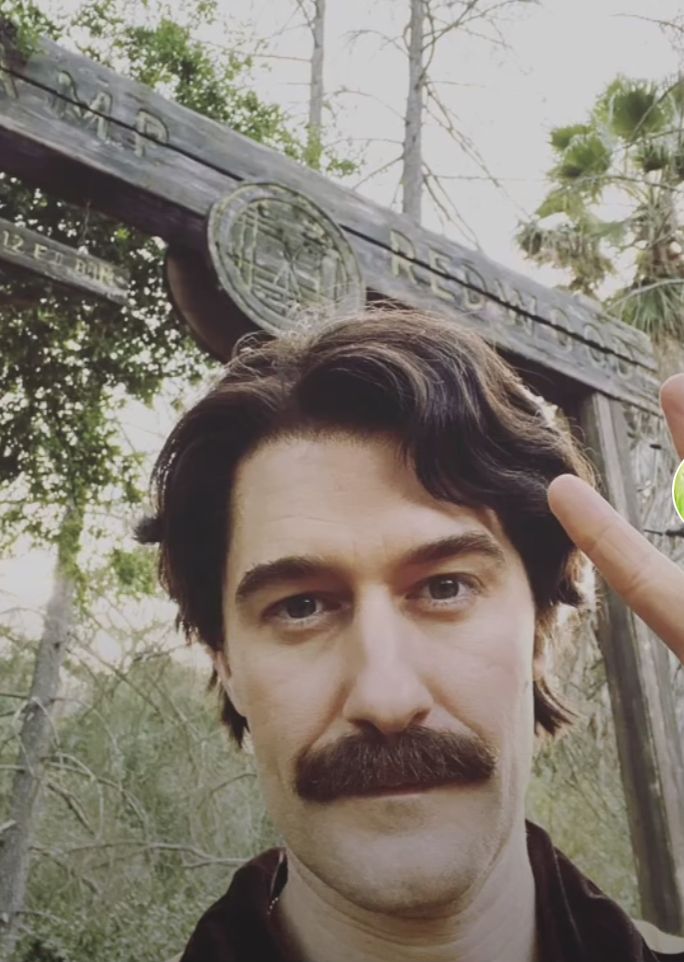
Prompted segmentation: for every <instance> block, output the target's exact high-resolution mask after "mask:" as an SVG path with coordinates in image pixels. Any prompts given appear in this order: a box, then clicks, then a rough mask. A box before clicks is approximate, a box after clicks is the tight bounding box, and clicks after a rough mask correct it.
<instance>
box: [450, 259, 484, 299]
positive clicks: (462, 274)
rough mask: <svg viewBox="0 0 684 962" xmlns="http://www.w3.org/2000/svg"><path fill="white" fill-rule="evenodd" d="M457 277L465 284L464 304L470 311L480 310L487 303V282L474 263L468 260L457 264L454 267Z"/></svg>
mask: <svg viewBox="0 0 684 962" xmlns="http://www.w3.org/2000/svg"><path fill="white" fill-rule="evenodd" d="M454 275H455V277H456V278H457V279H458V280H459V281H461V283H462V284H464V285H465V286H464V291H463V304H464V307H465V308H466V309H467V310H469V311H480V310H482V308H483V307H484V306H485V304H486V303H487V297H486V295H485V291H486V290H487V283H486V281H485V279H484V277H483V276H482V274H480V272H479V271H478V270H477V268H476V267H474V266H473V265H472V264H469V263H468V262H467V261H466V262H464V263H463V264H459V265H456V267H455V269H454Z"/></svg>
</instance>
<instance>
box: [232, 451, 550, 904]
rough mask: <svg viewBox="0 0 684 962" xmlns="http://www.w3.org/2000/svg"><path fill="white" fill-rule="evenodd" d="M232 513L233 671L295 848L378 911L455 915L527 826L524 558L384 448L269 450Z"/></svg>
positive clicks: (276, 807) (528, 669)
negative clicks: (451, 910)
mask: <svg viewBox="0 0 684 962" xmlns="http://www.w3.org/2000/svg"><path fill="white" fill-rule="evenodd" d="M231 514H232V531H231V537H230V545H229V556H228V564H227V571H226V582H225V586H224V614H225V624H226V652H225V660H224V661H223V662H222V665H221V666H220V667H221V669H222V675H223V677H224V680H225V682H226V683H227V687H228V691H229V694H230V695H231V697H232V699H233V702H234V704H235V706H236V708H237V709H238V711H239V712H240V713H241V714H243V715H244V716H245V717H246V718H247V720H248V723H249V728H250V732H251V735H252V741H253V746H254V754H255V761H256V765H257V770H258V774H259V780H260V783H261V787H262V790H263V793H264V797H265V801H266V804H267V807H268V810H269V812H270V814H271V817H272V819H273V821H274V823H275V825H276V827H277V828H278V830H279V831H280V832H281V833H282V836H283V838H284V840H285V842H286V844H287V846H288V848H289V850H290V852H291V853H292V854H293V855H294V857H295V858H296V859H297V860H299V862H300V863H302V865H303V866H305V867H306V869H308V870H309V872H311V873H313V875H314V876H316V878H318V879H319V880H320V881H322V882H323V883H325V884H327V885H329V886H331V887H332V888H333V889H334V890H336V891H337V892H339V893H341V894H342V895H344V896H345V897H347V898H349V899H351V900H352V901H353V902H355V903H356V904H358V905H361V906H364V907H366V908H369V909H376V910H380V911H383V910H384V911H389V912H397V911H404V912H409V911H411V909H412V908H413V909H414V910H415V911H422V910H424V909H426V908H429V907H435V908H438V907H439V906H442V905H445V904H446V903H448V902H453V901H454V899H458V898H459V896H460V895H463V894H465V892H466V891H467V890H468V889H469V888H471V886H473V885H475V886H477V884H478V881H479V880H481V879H482V877H483V875H484V873H486V871H487V869H488V867H489V865H490V864H491V861H492V859H493V858H494V857H495V856H496V854H497V852H498V851H499V850H500V849H501V848H502V847H503V846H504V845H505V843H506V840H507V839H508V837H509V835H510V833H511V831H512V828H513V826H514V825H517V826H519V825H520V823H521V821H522V818H523V811H524V809H523V805H524V794H525V789H526V786H527V780H528V775H529V768H530V760H531V754H532V743H533V699H532V677H533V638H534V603H533V598H532V593H531V590H530V586H529V582H528V579H527V576H526V572H525V569H524V566H523V563H522V560H521V558H520V556H519V555H518V553H517V552H516V551H515V549H514V548H513V546H512V545H511V543H510V542H509V541H508V539H507V538H506V536H505V535H504V532H503V530H502V528H501V526H500V524H499V523H498V520H497V518H496V516H495V514H494V512H493V511H491V510H490V509H487V508H482V509H468V508H463V507H458V506H456V505H452V504H449V503H446V502H442V501H437V500H435V499H434V498H433V497H432V496H431V495H429V494H428V493H427V491H425V489H424V488H423V487H422V486H421V485H420V483H419V482H418V480H417V478H416V476H415V474H414V472H413V470H412V469H410V468H408V467H406V466H405V465H404V464H403V462H402V461H401V460H400V457H399V454H398V451H397V448H396V447H395V445H394V444H393V443H392V442H391V441H389V440H384V439H374V440H360V439H353V438H349V437H345V436H343V435H336V436H332V437H328V438H323V439H321V438H302V439H281V440H278V441H274V442H269V443H267V444H264V445H262V446H261V447H260V448H258V449H257V450H256V451H255V452H254V453H253V454H252V455H251V456H250V457H249V458H247V459H245V461H244V462H243V463H242V465H241V466H240V469H239V471H238V475H237V478H236V484H235V488H234V493H233V498H232V505H231ZM465 534H471V535H472V534H474V535H476V536H479V538H477V537H476V538H471V539H470V541H469V542H468V544H466V543H465V542H464V541H463V538H462V536H463V535H465ZM487 544H488V545H489V549H490V550H487ZM464 547H466V548H468V550H466V551H464V550H463V548H464ZM273 562H279V564H278V565H274V564H273ZM226 666H227V667H226ZM418 729H420V731H418ZM417 731H418V734H420V735H421V736H422V739H423V740H422V741H418V742H416V741H415V740H414V739H413V738H412V737H411V735H412V733H414V732H417ZM421 744H422V745H423V748H425V746H427V750H421V748H420V745H421ZM487 758H489V765H487ZM433 761H434V764H433ZM459 772H460V775H459V774H458V773H459ZM411 785H412V786H413V787H412V790H410V791H407V790H404V791H401V789H402V788H403V789H406V788H407V787H408V786H411Z"/></svg>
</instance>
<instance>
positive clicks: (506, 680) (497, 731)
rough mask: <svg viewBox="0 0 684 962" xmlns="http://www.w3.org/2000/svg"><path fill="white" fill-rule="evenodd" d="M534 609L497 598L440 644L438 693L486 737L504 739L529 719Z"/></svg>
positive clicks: (457, 713)
mask: <svg viewBox="0 0 684 962" xmlns="http://www.w3.org/2000/svg"><path fill="white" fill-rule="evenodd" d="M533 646H534V612H533V611H532V612H531V613H530V612H527V610H526V611H525V612H520V614H519V615H518V616H517V617H514V616H513V615H512V614H511V607H509V606H506V605H505V604H502V603H498V604H497V605H496V607H494V606H493V607H492V610H489V611H487V612H484V613H483V615H482V616H481V617H480V618H478V619H475V620H474V621H473V622H472V624H471V625H470V626H469V630H468V633H467V636H466V637H464V638H463V639H458V640H457V641H456V642H455V643H453V644H451V645H446V646H443V647H442V658H441V659H440V662H441V664H440V670H439V672H438V673H435V677H434V684H435V685H436V686H437V689H436V690H437V691H438V692H439V696H438V697H439V698H440V700H442V701H443V703H445V704H447V705H448V706H449V708H450V711H451V712H452V713H453V714H454V715H455V716H456V717H461V718H462V719H463V721H464V722H466V723H467V724H469V725H471V726H472V727H473V728H474V729H475V730H476V731H478V732H480V733H481V734H482V735H483V736H484V737H486V738H488V740H490V741H493V742H494V743H495V744H496V745H502V744H503V743H505V742H506V741H508V740H509V739H512V738H514V737H515V735H514V733H516V732H518V731H519V730H520V728H521V727H523V728H526V727H527V726H528V725H529V723H530V717H531V714H530V713H531V706H532V659H533Z"/></svg>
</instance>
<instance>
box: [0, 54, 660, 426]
mask: <svg viewBox="0 0 684 962" xmlns="http://www.w3.org/2000/svg"><path fill="white" fill-rule="evenodd" d="M0 158H1V160H0V164H1V165H2V168H3V169H4V170H6V171H8V172H10V173H13V174H16V175H17V176H20V177H21V178H22V179H23V180H26V181H30V182H32V183H34V184H37V185H39V186H41V187H43V188H45V189H47V190H49V191H50V192H52V193H55V194H58V195H60V196H63V197H65V198H67V199H70V200H72V201H75V202H76V203H80V204H85V203H86V202H88V203H91V204H92V205H93V206H94V207H96V208H98V209H100V210H103V211H105V212H107V213H110V214H112V215H114V216H116V217H118V218H119V219H121V220H124V221H125V222H127V223H130V224H132V225H134V226H136V227H138V228H139V229H141V230H142V231H144V232H145V233H147V234H152V235H158V236H160V237H162V238H164V239H165V240H166V241H167V242H168V243H169V245H170V246H171V247H173V248H175V249H186V250H189V251H191V252H192V251H195V252H197V253H198V254H200V255H204V254H205V252H206V246H207V241H206V229H207V219H208V216H209V213H210V211H211V209H212V207H213V206H214V205H215V204H216V203H217V202H218V201H219V200H220V199H221V198H223V197H225V196H226V195H227V194H229V193H231V192H232V191H233V190H235V189H236V188H237V187H239V186H240V185H241V184H242V183H243V182H245V181H268V182H270V183H274V182H277V184H279V185H281V186H282V187H283V188H288V189H290V190H294V191H297V192H298V193H300V194H301V195H303V196H304V197H306V198H308V199H309V200H310V201H311V202H312V203H313V204H314V205H316V206H317V207H318V208H320V209H321V210H322V211H324V212H325V213H326V214H327V216H328V217H329V218H330V220H331V221H333V222H334V223H335V224H336V225H337V226H338V228H339V229H340V230H341V232H342V233H343V234H344V236H345V237H346V239H347V241H348V243H349V245H350V247H351V248H352V249H353V251H354V253H355V255H356V258H357V260H358V263H359V265H360V270H361V276H362V280H363V284H364V285H365V287H366V288H367V289H368V291H369V294H370V296H376V295H381V296H383V297H386V298H389V299H391V300H393V301H395V302H398V303H402V304H405V305H408V306H413V307H417V308H422V309H432V310H434V311H436V312H438V313H440V314H441V315H443V316H446V317H452V318H453V319H454V321H455V322H457V323H460V324H463V325H466V326H469V327H472V328H474V329H476V330H478V331H479V332H480V333H481V334H482V335H483V336H484V337H485V338H486V339H487V340H488V341H489V342H490V343H492V344H494V345H495V346H497V347H500V348H501V349H502V350H503V351H504V352H507V353H508V354H509V355H511V356H512V357H514V358H518V359H521V360H523V361H528V362H530V364H532V365H536V366H538V367H539V368H543V369H544V370H545V371H546V372H548V373H550V374H552V375H553V376H555V377H556V378H557V379H558V380H559V381H561V380H562V381H564V382H567V384H568V385H570V386H571V387H573V389H575V388H576V389H577V390H578V392H579V393H582V392H583V391H584V392H586V391H587V390H591V389H594V390H599V391H602V392H603V393H605V394H607V395H609V396H612V397H615V398H620V399H622V400H626V401H629V402H630V403H632V404H636V405H639V406H641V407H643V408H644V409H647V410H656V409H657V394H658V380H657V364H656V361H655V358H654V356H653V353H652V350H651V345H650V341H649V339H648V337H647V336H646V335H645V334H643V333H642V332H639V331H637V330H635V329H634V328H632V327H629V326H628V325H625V324H622V323H620V322H619V321H616V320H613V319H611V318H608V317H606V316H605V314H603V313H602V312H601V310H600V309H598V308H596V307H595V306H594V305H593V304H590V303H588V302H587V301H585V300H583V299H579V298H575V297H572V296H570V295H566V294H563V293H561V292H558V291H553V290H549V289H546V288H544V287H543V286H541V285H540V284H537V283H535V282H534V281H532V280H529V279H528V278H525V277H523V276H521V275H518V274H516V273H514V272H513V271H510V270H507V269H505V268H502V267H500V266H499V265H497V264H495V263H493V262H492V261H490V260H489V259H488V258H486V257H485V256H483V255H482V254H479V253H476V252H473V251H469V250H467V249H465V248H463V247H462V246H461V245H459V244H456V243H454V242H452V241H448V240H446V239H445V238H444V237H441V236H439V235H437V234H434V233H431V232H430V231H426V230H423V229H421V228H418V227H416V226H415V225H414V224H412V223H411V222H410V221H409V220H408V219H407V218H405V217H403V216H402V215H400V214H396V213H393V212H391V211H389V210H386V209H384V208H382V207H380V206H378V205H376V204H373V203H372V202H371V201H368V200H366V199H365V198H362V197H360V196H359V195H358V194H355V193H354V192H353V191H350V190H346V189H345V188H343V187H340V186H338V185H336V184H334V183H332V182H331V181H330V180H328V179H326V178H325V177H323V176H321V175H319V174H316V173H315V172H313V171H311V170H308V169H306V168H305V167H302V166H301V165H299V164H297V163H295V162H294V161H291V160H289V159H288V158H286V157H283V156H281V155H279V154H277V153H275V152H274V151H272V150H269V149H268V148H266V147H263V146H261V145H260V144H257V143H255V142H253V141H251V140H249V139H247V138H246V137H242V136H240V135H239V134H237V133H235V132H234V131H232V130H230V129H229V128H227V127H224V126H222V125H221V124H219V123H216V122H214V121H212V120H209V119H207V118H206V117H203V116H201V115H199V114H196V113H194V112H193V111H191V110H188V109H186V108H184V107H180V106H179V105H178V104H175V103H171V102H169V101H168V100H165V99H164V98H163V97H161V96H159V95H158V94H156V93H154V92H153V91H151V90H150V89H149V88H147V87H144V86H143V85H141V84H138V83H136V82H134V81H132V80H128V79H127V78H125V77H121V76H119V75H118V74H116V73H114V72H113V71H110V70H108V69H107V68H105V67H102V66H100V65H99V64H96V63H94V62H92V61H90V60H88V59H86V58H85V57H81V56H78V55H76V54H73V53H70V52H68V51H66V50H64V49H62V48H61V47H59V46H57V45H56V44H54V43H51V42H49V41H45V42H44V43H43V44H42V46H41V48H40V50H39V51H38V52H37V53H36V54H35V55H34V56H32V57H31V59H30V60H29V61H28V62H27V63H23V62H19V61H16V60H13V59H12V55H11V54H10V52H9V51H5V52H4V53H3V52H2V50H1V48H0ZM265 320H266V319H265V318H264V317H262V318H260V321H261V322H262V323H265ZM197 324H198V325H199V326H200V327H201V326H203V325H204V324H205V321H204V320H203V319H202V317H201V316H198V317H197ZM213 337H214V334H213V331H212V330H211V325H209V328H208V329H207V330H206V331H205V332H204V342H205V343H207V344H209V345H210V347H213V349H214V351H215V352H217V351H218V350H219V349H220V350H223V349H224V347H225V343H226V338H225V337H223V339H221V338H219V339H218V341H216V343H215V344H213V343H212V339H213ZM228 341H230V338H228ZM219 342H221V343H220V344H219Z"/></svg>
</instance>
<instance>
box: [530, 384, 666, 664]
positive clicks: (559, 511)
mask: <svg viewBox="0 0 684 962" xmlns="http://www.w3.org/2000/svg"><path fill="white" fill-rule="evenodd" d="M660 406H661V407H662V409H663V412H664V414H665V420H666V422H667V426H668V428H669V430H670V434H671V435H672V441H673V444H674V446H675V450H676V451H677V454H678V456H679V459H680V460H684V373H682V374H675V375H673V376H672V377H669V378H668V379H667V380H666V381H665V382H664V383H663V384H662V385H661V388H660ZM547 498H548V503H549V508H550V509H551V511H552V512H553V514H554V515H555V517H556V518H557V519H558V521H559V522H560V524H561V525H562V526H563V528H564V529H565V530H566V532H567V533H568V536H569V537H570V538H571V539H572V541H574V543H575V544H576V545H577V547H578V548H580V549H581V550H582V551H583V552H584V553H585V554H586V555H587V557H588V558H590V559H591V561H593V563H594V564H595V565H596V567H597V568H598V570H599V571H600V572H601V574H602V575H603V577H604V578H605V580H606V581H607V582H608V584H609V585H610V586H611V587H612V588H613V589H614V590H615V591H616V592H617V593H618V594H619V595H620V596H621V597H622V598H623V599H624V601H625V602H626V603H627V604H628V605H629V607H630V608H631V609H632V610H633V611H634V612H635V613H636V614H637V615H639V617H640V618H641V619H643V621H645V622H646V624H647V625H648V626H649V628H652V629H653V631H654V632H655V633H656V634H657V635H658V636H659V637H660V638H662V640H663V641H664V642H665V644H666V645H668V646H669V647H670V648H671V649H672V651H673V652H674V653H675V655H676V656H677V657H678V658H679V659H680V661H682V662H684V571H683V570H682V569H680V568H679V567H678V565H676V564H675V563H674V562H673V561H671V560H670V559H669V558H667V557H666V556H665V555H664V554H661V552H660V551H658V550H657V548H654V546H653V545H652V544H651V543H650V542H649V541H648V540H647V539H646V538H645V537H644V536H643V535H642V534H640V532H638V531H637V530H636V529H635V528H633V527H632V525H631V524H629V522H628V521H626V520H625V519H624V518H623V517H622V516H621V515H620V514H619V513H618V512H617V511H616V510H615V508H613V507H612V506H611V505H610V504H609V503H608V502H607V501H606V500H605V498H603V497H602V496H601V495H600V494H599V493H598V491H595V490H594V488H592V487H591V485H589V484H587V483H586V482H585V481H582V480H581V478H578V477H576V476H575V475H573V474H561V475H559V476H558V477H557V478H554V479H553V481H552V482H551V484H550V485H549V487H548V489H547ZM673 511H674V507H673Z"/></svg>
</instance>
